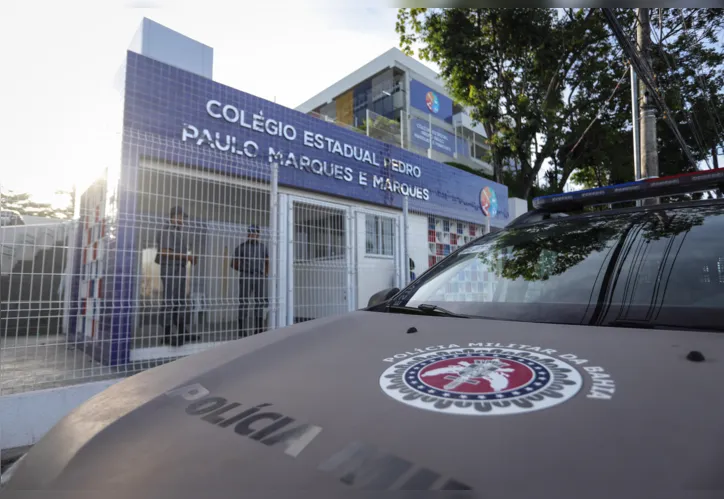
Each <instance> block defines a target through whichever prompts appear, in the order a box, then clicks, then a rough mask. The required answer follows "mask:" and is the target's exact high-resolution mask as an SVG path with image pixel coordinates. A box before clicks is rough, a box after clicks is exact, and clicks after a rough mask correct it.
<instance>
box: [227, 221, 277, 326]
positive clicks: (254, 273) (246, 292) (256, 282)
mask: <svg viewBox="0 0 724 499" xmlns="http://www.w3.org/2000/svg"><path fill="white" fill-rule="evenodd" d="M231 267H232V268H233V269H234V270H236V271H237V272H239V319H238V321H239V332H238V334H239V336H240V337H241V336H247V334H246V328H245V326H246V324H248V322H249V319H251V331H250V334H258V333H261V332H262V330H263V322H264V308H265V307H266V276H267V275H269V253H268V252H267V249H266V246H265V245H264V244H263V243H262V242H261V241H259V227H257V226H256V225H251V226H249V230H248V231H247V238H246V241H244V242H243V243H241V244H240V245H239V246H237V247H236V249H235V250H234V258H233V259H232V261H231Z"/></svg>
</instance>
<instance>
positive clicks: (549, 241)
mask: <svg viewBox="0 0 724 499" xmlns="http://www.w3.org/2000/svg"><path fill="white" fill-rule="evenodd" d="M723 232H724V206H722V205H718V206H717V205H715V204H712V205H708V206H706V205H705V206H701V205H700V206H698V207H696V208H691V207H688V208H685V207H680V208H672V207H671V205H669V206H666V207H662V208H661V209H658V210H646V211H644V210H637V211H629V212H626V213H621V214H617V215H613V214H612V215H608V216H605V217H601V216H595V215H588V216H578V217H569V218H564V219H559V220H556V221H553V222H545V223H541V224H534V225H529V226H521V227H512V228H509V229H504V230H502V231H500V232H497V233H495V234H490V235H489V236H486V237H485V238H484V239H482V240H481V242H480V243H479V244H476V245H475V246H473V247H470V248H467V249H466V250H464V251H462V252H459V253H457V254H455V255H453V256H451V257H449V258H447V259H445V260H443V262H442V263H441V265H440V266H439V268H437V269H436V270H435V271H433V272H432V273H431V274H430V275H428V276H426V277H425V278H424V279H422V280H419V281H417V282H416V283H413V284H412V285H411V286H410V287H409V288H408V289H407V290H406V291H405V292H404V293H403V294H402V297H403V298H402V299H401V300H400V302H399V303H396V304H399V305H407V306H412V307H414V306H417V305H419V304H421V303H432V304H435V303H437V304H440V305H441V306H443V307H444V308H447V309H449V310H451V311H453V312H458V313H465V314H469V315H479V316H485V317H492V318H498V319H503V320H528V321H533V322H558V323H569V324H592V325H613V326H617V325H621V326H631V325H637V326H660V327H680V328H690V329H716V330H722V329H724V327H722V324H724V238H722V237H721V234H722V233H723ZM404 297H406V298H404Z"/></svg>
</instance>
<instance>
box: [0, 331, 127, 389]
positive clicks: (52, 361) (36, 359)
mask: <svg viewBox="0 0 724 499" xmlns="http://www.w3.org/2000/svg"><path fill="white" fill-rule="evenodd" d="M136 372H137V371H136ZM129 374H133V371H132V370H124V371H120V370H119V369H117V368H113V367H108V366H103V365H101V364H100V363H99V362H95V361H93V360H92V359H91V358H90V357H89V356H88V355H86V354H84V353H83V352H81V351H79V350H75V349H72V348H69V347H68V344H67V343H66V339H65V336H43V337H37V336H30V337H22V336H21V337H17V338H15V337H8V338H2V339H0V395H9V394H12V393H20V392H26V391H31V390H43V389H47V388H55V387H58V386H67V385H72V384H77V383H87V382H89V381H100V380H104V379H112V378H117V377H122V376H126V375H129Z"/></svg>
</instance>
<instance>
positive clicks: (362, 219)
mask: <svg viewBox="0 0 724 499" xmlns="http://www.w3.org/2000/svg"><path fill="white" fill-rule="evenodd" d="M355 222H356V230H355V239H356V243H355V245H354V247H355V268H356V276H357V279H356V291H357V292H356V295H357V299H356V308H364V307H366V306H367V303H368V302H369V299H370V297H371V296H372V295H374V294H375V293H377V292H378V291H381V290H383V289H387V288H392V287H401V286H402V284H403V280H402V269H403V268H404V263H403V257H402V254H403V251H402V249H401V248H402V247H403V242H402V233H401V232H402V231H401V223H400V216H399V215H396V214H390V213H385V212H382V211H376V210H370V209H358V210H356V211H355Z"/></svg>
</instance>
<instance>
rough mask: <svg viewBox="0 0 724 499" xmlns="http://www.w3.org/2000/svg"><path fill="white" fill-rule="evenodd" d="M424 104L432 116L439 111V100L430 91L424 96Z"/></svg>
mask: <svg viewBox="0 0 724 499" xmlns="http://www.w3.org/2000/svg"><path fill="white" fill-rule="evenodd" d="M425 104H427V108H428V109H429V110H430V111H432V112H433V113H434V114H437V112H438V111H439V110H440V100H439V99H438V98H437V95H436V94H435V92H432V91H430V92H428V93H427V94H426V95H425Z"/></svg>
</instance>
